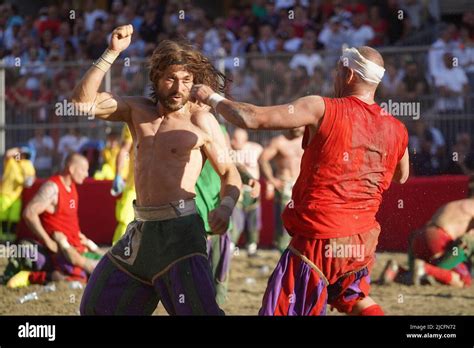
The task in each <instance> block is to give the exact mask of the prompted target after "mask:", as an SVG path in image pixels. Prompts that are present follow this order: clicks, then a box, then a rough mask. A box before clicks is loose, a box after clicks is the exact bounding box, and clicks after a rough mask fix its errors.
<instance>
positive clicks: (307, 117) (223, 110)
mask: <svg viewBox="0 0 474 348" xmlns="http://www.w3.org/2000/svg"><path fill="white" fill-rule="evenodd" d="M191 95H192V97H193V98H195V99H196V100H197V101H199V102H202V103H205V104H207V105H210V106H212V107H214V109H215V110H216V111H217V112H218V113H219V114H221V115H222V116H223V117H224V118H225V119H226V120H227V121H229V122H231V123H233V124H235V125H236V126H237V127H240V128H247V129H291V128H297V127H301V126H307V125H312V126H317V124H318V123H319V120H320V119H321V118H322V117H323V116H324V110H325V106H324V100H323V98H322V97H320V96H307V97H302V98H299V99H297V100H295V101H294V102H292V103H288V104H283V105H275V106H256V105H252V104H248V103H239V102H235V101H231V100H228V99H225V98H223V97H221V96H219V95H218V94H217V93H215V92H214V91H213V90H212V89H211V88H210V87H208V86H206V85H199V84H196V85H194V86H193V88H192V90H191Z"/></svg>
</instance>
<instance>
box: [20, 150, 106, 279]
mask: <svg viewBox="0 0 474 348" xmlns="http://www.w3.org/2000/svg"><path fill="white" fill-rule="evenodd" d="M88 168H89V163H88V162H87V159H86V158H85V157H84V156H82V155H79V154H71V155H69V156H68V157H67V158H66V160H65V166H64V170H63V172H62V173H60V174H58V175H54V176H52V177H51V178H49V179H48V180H47V181H46V182H45V183H44V184H43V185H42V186H41V188H40V189H39V191H38V192H37V193H36V195H35V196H34V197H33V199H32V200H31V201H30V202H29V203H28V205H27V206H26V207H25V211H24V213H23V216H24V218H25V220H26V223H27V225H28V227H29V228H30V230H31V231H32V232H33V234H34V235H35V236H36V238H37V240H38V242H39V243H40V244H41V245H43V246H44V247H45V248H46V249H48V251H49V253H47V254H49V255H43V256H44V259H45V260H44V263H45V265H44V267H41V271H42V272H32V273H31V274H30V275H29V278H30V279H29V280H30V282H32V283H43V282H45V281H46V280H47V279H46V278H45V277H47V276H49V275H50V274H47V273H50V272H45V271H47V268H48V267H47V266H52V271H53V273H52V275H53V280H59V279H66V280H83V281H85V280H87V274H90V273H92V270H93V269H94V268H95V266H96V265H97V262H98V261H97V260H95V259H97V258H99V256H100V255H97V254H94V253H90V252H98V247H97V245H95V243H94V242H92V241H91V240H90V239H88V238H87V237H86V236H85V235H83V234H82V233H81V230H80V226H79V216H78V207H79V197H78V194H77V189H76V184H82V183H83V181H84V179H85V178H86V177H87V176H88ZM49 256H51V257H49ZM48 263H51V265H47V264H48Z"/></svg>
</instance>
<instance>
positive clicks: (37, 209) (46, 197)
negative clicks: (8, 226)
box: [23, 181, 58, 253]
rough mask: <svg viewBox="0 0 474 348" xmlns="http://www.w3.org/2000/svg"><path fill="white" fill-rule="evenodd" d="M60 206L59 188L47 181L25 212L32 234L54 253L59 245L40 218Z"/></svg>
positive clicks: (24, 216)
mask: <svg viewBox="0 0 474 348" xmlns="http://www.w3.org/2000/svg"><path fill="white" fill-rule="evenodd" d="M57 204H58V187H57V186H56V184H55V183H53V182H51V181H46V182H45V183H44V184H43V185H42V186H41V187H40V189H39V190H38V192H37V193H36V195H35V196H34V197H33V199H32V200H31V201H30V202H29V203H28V205H27V206H26V207H25V210H24V211H23V218H24V219H25V222H26V224H27V226H28V227H29V228H30V230H31V232H33V234H34V235H35V236H36V237H38V238H39V240H40V241H42V242H43V243H44V245H45V246H46V247H47V248H48V249H49V250H50V251H51V252H53V253H56V252H57V251H58V245H57V243H56V242H55V241H54V240H53V239H52V238H51V237H50V236H49V235H48V233H47V232H46V230H45V229H44V227H43V225H42V224H41V220H40V218H39V216H40V215H41V214H42V213H44V212H45V211H46V210H48V209H52V208H55V207H56V205H57Z"/></svg>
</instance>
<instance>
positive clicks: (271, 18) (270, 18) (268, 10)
mask: <svg viewBox="0 0 474 348" xmlns="http://www.w3.org/2000/svg"><path fill="white" fill-rule="evenodd" d="M279 22H280V16H279V15H278V10H277V9H276V8H275V4H274V3H273V2H272V1H267V2H266V4H265V16H264V17H263V18H262V19H261V23H265V24H269V25H271V27H272V28H277V27H278V24H279Z"/></svg>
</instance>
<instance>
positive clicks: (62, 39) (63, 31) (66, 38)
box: [53, 22, 78, 57]
mask: <svg viewBox="0 0 474 348" xmlns="http://www.w3.org/2000/svg"><path fill="white" fill-rule="evenodd" d="M53 42H54V43H55V44H57V45H58V48H59V52H60V54H61V56H62V57H64V55H65V53H66V45H67V44H68V43H70V44H72V45H73V47H74V48H75V49H76V48H77V46H78V42H77V38H75V37H73V36H72V35H71V27H70V26H69V23H68V22H62V23H61V25H60V27H59V36H58V37H56V38H55V39H54V40H53Z"/></svg>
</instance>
